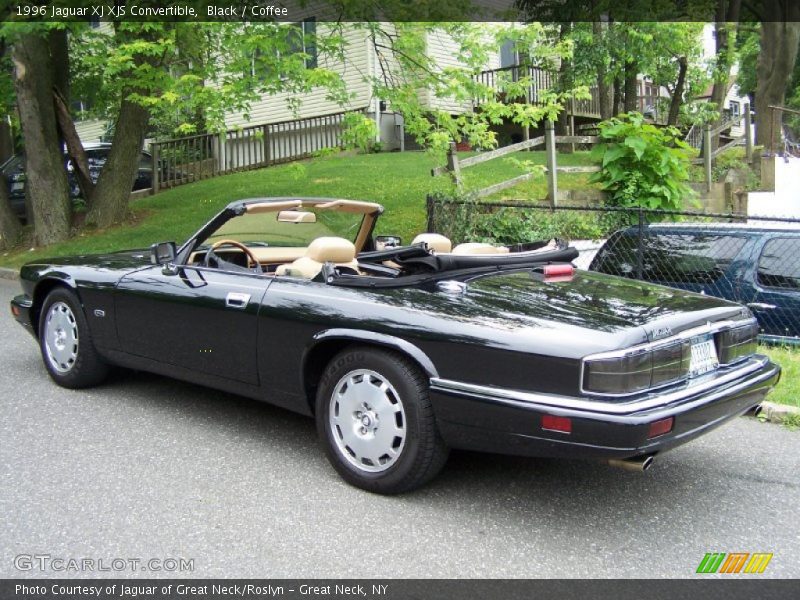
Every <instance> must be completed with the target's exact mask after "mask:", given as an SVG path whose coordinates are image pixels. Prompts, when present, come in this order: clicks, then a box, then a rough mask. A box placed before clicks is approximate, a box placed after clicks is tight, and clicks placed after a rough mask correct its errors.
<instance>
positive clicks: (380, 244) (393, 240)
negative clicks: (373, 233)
mask: <svg viewBox="0 0 800 600" xmlns="http://www.w3.org/2000/svg"><path fill="white" fill-rule="evenodd" d="M402 245H403V238H401V237H400V236H399V235H379V236H378V237H376V238H375V250H386V249H387V248H397V247H398V246H402Z"/></svg>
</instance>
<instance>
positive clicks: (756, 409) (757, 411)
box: [752, 404, 764, 417]
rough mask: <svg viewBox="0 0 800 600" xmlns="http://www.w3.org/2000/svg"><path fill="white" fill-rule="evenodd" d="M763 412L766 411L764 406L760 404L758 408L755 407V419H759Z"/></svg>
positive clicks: (753, 411) (753, 409) (753, 410)
mask: <svg viewBox="0 0 800 600" xmlns="http://www.w3.org/2000/svg"><path fill="white" fill-rule="evenodd" d="M763 410H764V407H763V406H761V405H760V404H759V405H758V406H754V407H753V408H752V413H753V416H754V417H757V416H758V415H760V414H761V411H763Z"/></svg>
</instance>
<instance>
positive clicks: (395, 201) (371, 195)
mask: <svg viewBox="0 0 800 600" xmlns="http://www.w3.org/2000/svg"><path fill="white" fill-rule="evenodd" d="M470 154H471V153H465V154H464V155H463V156H468V155H470ZM515 156H516V157H517V158H519V159H520V160H525V161H531V162H532V163H536V164H544V162H545V156H544V152H520V153H518V154H516V155H515ZM559 160H560V164H563V165H586V164H591V161H590V160H589V157H588V153H586V152H577V153H575V154H572V155H563V156H560V157H559ZM439 164H441V162H440V161H437V160H435V159H434V158H433V157H432V156H430V155H429V154H426V153H423V152H402V153H398V152H394V153H382V154H370V155H356V156H353V155H348V154H339V155H335V156H328V157H323V158H315V159H311V160H307V161H303V162H297V163H292V164H288V165H283V166H279V167H270V168H267V169H259V170H257V171H247V172H244V173H236V174H233V175H226V176H224V177H217V178H215V179H207V180H205V181H200V182H197V183H192V184H188V185H184V186H180V187H177V188H174V189H172V190H167V191H165V192H161V193H159V194H157V195H155V196H152V197H149V198H146V199H143V200H137V201H135V202H133V203H131V208H132V211H133V217H132V219H131V222H130V223H128V224H125V225H121V226H118V227H114V228H111V229H108V230H105V231H85V232H83V233H82V234H81V235H79V236H78V237H75V238H73V239H71V240H69V241H67V242H64V243H61V244H55V245H52V246H49V247H47V248H36V249H33V250H29V249H27V248H26V249H24V250H21V251H16V252H7V253H5V254H3V255H0V266H6V267H18V266H20V265H21V264H23V263H25V262H27V261H30V260H34V259H39V258H43V257H46V256H63V255H69V254H78V253H94V252H108V251H112V250H122V249H127V248H142V247H146V246H149V245H150V244H152V243H154V242H158V241H170V240H174V241H176V242H178V243H180V242H182V241H184V240H185V239H186V238H187V237H188V236H189V235H191V234H192V233H194V232H195V231H196V230H197V229H198V228H199V227H200V226H201V225H202V224H203V223H205V222H206V221H207V220H208V219H209V218H211V216H212V215H214V214H215V213H217V212H218V211H219V210H220V209H221V208H222V207H223V206H225V205H226V204H227V203H229V202H231V201H233V200H240V199H243V198H252V197H264V196H327V197H338V198H350V199H354V200H370V201H374V202H380V203H381V204H383V206H384V207H385V208H386V212H385V213H384V215H383V216H382V217H381V219H380V221H379V222H378V229H377V233H378V234H397V235H401V236H402V237H403V239H404V240H405V241H411V239H412V238H413V237H414V235H416V234H417V233H419V232H420V231H423V230H424V228H425V197H426V195H427V194H428V193H430V192H435V191H445V190H447V189H449V188H450V185H451V184H450V183H449V179H448V177H446V176H442V177H436V178H433V177H431V174H430V171H431V168H433V167H435V166H438V165H439ZM523 172H525V170H524V168H522V167H520V166H519V165H516V164H513V163H512V162H511V161H508V160H506V159H504V158H500V159H495V160H492V161H487V162H485V163H481V164H479V165H476V166H475V167H470V168H468V169H465V170H464V182H465V185H466V186H467V188H468V189H475V188H481V187H485V186H487V185H490V184H492V183H497V182H499V181H503V180H505V179H509V178H511V177H514V176H516V175H519V174H521V173H523ZM587 178H588V175H586V174H563V175H561V176H560V177H559V186H560V187H561V188H562V189H570V188H575V187H585V186H586V185H587V183H586V179H587ZM545 194H546V183H545V180H544V176H543V175H538V176H537V177H535V178H534V179H533V180H531V181H528V182H525V183H523V184H521V185H519V186H517V187H515V188H513V189H510V190H505V191H503V192H501V194H499V195H497V196H496V197H494V198H489V199H490V200H492V199H496V198H500V197H502V198H518V199H529V200H533V201H538V200H541V199H542V198H544V196H545Z"/></svg>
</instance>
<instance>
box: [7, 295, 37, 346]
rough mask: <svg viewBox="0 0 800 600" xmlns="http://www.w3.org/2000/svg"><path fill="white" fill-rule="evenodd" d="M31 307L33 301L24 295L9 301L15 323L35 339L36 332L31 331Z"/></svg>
mask: <svg viewBox="0 0 800 600" xmlns="http://www.w3.org/2000/svg"><path fill="white" fill-rule="evenodd" d="M32 307H33V300H31V299H30V298H28V296H26V295H24V294H22V295H19V296H16V297H15V298H14V299H13V300H12V301H11V314H12V315H13V316H14V318H15V319H16V321H17V323H19V324H20V325H22V326H23V327H24V328H25V329H27V330H28V331H29V332H30V334H31V335H33V336H34V337H36V332H35V331H34V330H33V324H32V322H31V309H32Z"/></svg>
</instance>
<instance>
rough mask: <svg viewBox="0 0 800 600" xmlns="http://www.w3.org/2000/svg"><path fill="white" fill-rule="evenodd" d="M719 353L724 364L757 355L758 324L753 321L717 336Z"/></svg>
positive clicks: (720, 360)
mask: <svg viewBox="0 0 800 600" xmlns="http://www.w3.org/2000/svg"><path fill="white" fill-rule="evenodd" d="M716 341H717V353H718V354H719V362H720V363H722V364H730V363H734V362H736V361H738V360H741V359H743V358H746V357H748V356H751V355H753V354H755V353H756V345H757V343H758V324H757V323H756V322H755V321H753V322H749V323H747V324H746V325H743V326H741V327H735V328H733V329H727V330H725V331H722V332H720V333H718V334H717V340H716Z"/></svg>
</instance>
